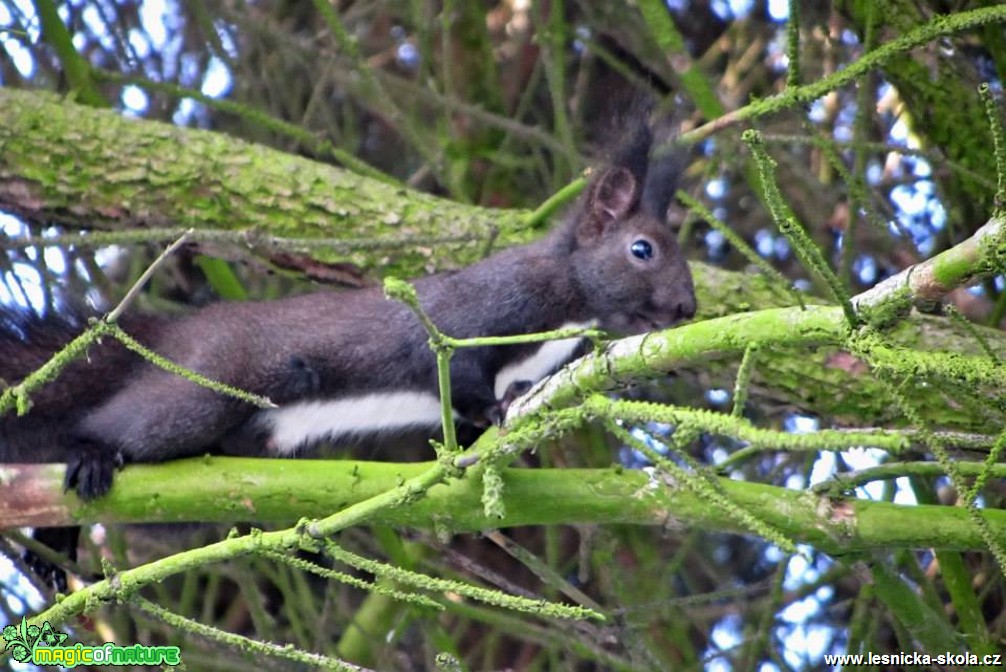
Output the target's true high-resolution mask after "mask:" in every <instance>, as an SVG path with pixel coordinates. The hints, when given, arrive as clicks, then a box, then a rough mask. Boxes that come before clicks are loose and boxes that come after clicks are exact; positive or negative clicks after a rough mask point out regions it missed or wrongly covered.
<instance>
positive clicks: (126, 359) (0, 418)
mask: <svg viewBox="0 0 1006 672" xmlns="http://www.w3.org/2000/svg"><path fill="white" fill-rule="evenodd" d="M84 329H86V318H85V317H84V316H82V315H80V314H73V313H71V314H61V315H55V314H51V313H50V314H47V315H44V316H39V315H37V314H36V313H34V312H32V311H30V310H23V309H18V308H16V307H12V306H0V390H2V389H5V388H7V387H10V386H12V385H16V384H17V383H20V382H21V381H22V380H23V379H24V378H25V377H27V376H28V375H30V374H31V373H33V372H35V371H37V370H38V369H39V368H40V367H41V366H42V365H44V364H45V363H46V362H48V361H49V360H50V359H51V358H52V356H53V355H54V354H56V353H57V352H59V351H60V350H61V349H62V348H63V347H65V346H66V345H67V344H68V343H70V341H72V340H73V339H74V338H76V337H77V336H78V335H79V334H81V333H82V332H83V331H84ZM138 361H139V358H138V357H137V356H136V355H133V354H132V353H130V352H129V351H128V350H126V348H125V347H123V346H122V345H121V344H120V343H118V342H116V341H114V339H103V341H102V342H101V343H100V344H99V343H96V344H94V345H92V346H91V347H90V348H89V349H88V353H87V355H86V356H85V357H81V358H79V359H77V360H75V361H73V362H71V363H69V364H68V365H67V366H66V367H64V368H63V369H62V370H61V371H60V372H59V374H58V375H57V376H56V377H55V378H54V379H53V380H51V381H49V382H46V383H44V384H43V385H41V386H40V387H38V388H36V389H34V390H33V391H32V392H31V393H30V395H29V398H30V407H29V410H28V412H27V413H26V414H24V415H18V414H17V411H16V410H14V409H11V410H8V411H7V412H5V413H3V414H2V415H0V462H33V463H37V462H53V461H55V462H58V461H63V460H64V459H65V456H66V450H67V446H68V445H69V443H70V442H71V438H72V432H73V430H74V428H75V426H76V424H77V421H78V420H79V419H80V417H81V416H83V415H84V414H85V413H86V412H87V411H88V410H90V409H91V408H93V407H94V406H96V405H97V404H99V403H101V402H102V401H103V400H105V399H106V398H108V397H109V396H110V395H111V394H113V393H115V392H116V391H117V389H118V387H119V386H120V385H121V384H122V382H123V381H125V380H126V379H127V378H128V376H126V375H123V372H124V370H125V369H128V368H130V367H132V366H135V365H136V363H137V362H138Z"/></svg>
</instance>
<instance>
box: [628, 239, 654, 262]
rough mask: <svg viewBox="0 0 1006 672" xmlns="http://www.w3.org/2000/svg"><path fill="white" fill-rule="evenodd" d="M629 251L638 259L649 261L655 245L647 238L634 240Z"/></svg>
mask: <svg viewBox="0 0 1006 672" xmlns="http://www.w3.org/2000/svg"><path fill="white" fill-rule="evenodd" d="M629 251H630V252H632V256H634V257H635V258H636V259H642V260H643V261H648V260H649V259H650V258H652V257H653V245H650V242H649V241H647V240H642V239H640V240H636V241H633V243H632V245H629Z"/></svg>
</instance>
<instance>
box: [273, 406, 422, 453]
mask: <svg viewBox="0 0 1006 672" xmlns="http://www.w3.org/2000/svg"><path fill="white" fill-rule="evenodd" d="M259 422H261V423H263V424H264V425H265V426H266V427H268V428H269V433H270V439H269V446H270V449H271V450H272V451H274V452H276V453H278V454H280V455H289V454H291V453H293V452H295V451H296V450H297V449H298V448H300V447H302V446H305V445H309V444H312V443H317V442H318V441H323V440H326V439H337V438H339V437H349V436H360V435H364V434H381V433H393V432H399V431H404V430H407V429H412V428H419V427H429V428H430V429H436V428H437V427H439V426H440V399H439V398H438V397H437V396H436V395H433V394H429V393H427V392H383V393H381V392H378V393H374V394H366V395H362V396H359V397H348V398H343V399H331V400H324V401H301V402H297V403H294V404H290V405H289V406H284V407H282V408H277V409H270V410H267V411H262V412H261V413H260V415H259Z"/></svg>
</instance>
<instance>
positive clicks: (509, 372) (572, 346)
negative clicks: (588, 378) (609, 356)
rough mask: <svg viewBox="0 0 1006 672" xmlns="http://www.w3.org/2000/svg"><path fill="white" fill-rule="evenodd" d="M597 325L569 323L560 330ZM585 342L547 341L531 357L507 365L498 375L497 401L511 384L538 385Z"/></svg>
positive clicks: (575, 339) (591, 323) (495, 390)
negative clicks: (515, 382) (527, 381)
mask: <svg viewBox="0 0 1006 672" xmlns="http://www.w3.org/2000/svg"><path fill="white" fill-rule="evenodd" d="M596 324H597V321H596V320H593V321H590V322H567V323H566V324H564V325H562V326H561V327H559V328H560V329H587V328H588V327H593V326H595V325H596ZM582 341H583V339H582V338H563V339H561V340H558V341H545V342H544V343H542V344H541V347H539V348H538V349H537V350H535V351H534V353H532V354H531V355H530V356H529V357H526V358H524V359H522V360H520V361H518V362H512V363H510V364H507V365H506V366H504V367H503V368H502V369H500V371H499V373H497V374H496V382H495V384H494V386H493V392H494V393H495V394H496V398H497V399H502V398H503V395H504V394H505V393H506V390H507V388H508V387H510V383H513V382H514V381H518V380H529V381H531V382H532V383H537V382H538V381H539V380H541V379H542V378H544V377H545V376H547V375H548V374H550V373H552V372H553V371H555V370H556V369H558V368H559V367H560V366H562V365H563V364H565V363H566V360H568V359H569V358H570V356H571V355H572V354H573V351H574V350H576V348H577V347H578V346H579V345H580V343H581V342H582Z"/></svg>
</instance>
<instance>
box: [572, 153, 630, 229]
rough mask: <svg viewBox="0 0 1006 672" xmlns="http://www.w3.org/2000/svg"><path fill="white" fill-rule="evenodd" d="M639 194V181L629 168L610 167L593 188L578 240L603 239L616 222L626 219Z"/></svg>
mask: <svg viewBox="0 0 1006 672" xmlns="http://www.w3.org/2000/svg"><path fill="white" fill-rule="evenodd" d="M638 194H639V184H638V183H637V182H636V178H635V177H634V176H633V174H632V173H631V172H629V170H628V169H626V168H620V167H615V168H607V169H605V171H604V172H603V173H601V174H600V175H599V176H598V177H597V179H596V180H594V182H593V184H592V185H591V187H590V194H589V195H588V197H587V212H586V216H585V217H584V218H583V220H582V221H581V222H580V226H579V231H578V233H579V238H581V239H590V238H594V237H597V236H600V235H601V234H603V233H604V231H605V229H607V228H608V227H609V226H610V225H611V224H612V223H613V222H616V221H618V220H620V219H622V218H624V217H625V216H626V215H627V214H628V213H629V211H630V210H632V207H633V205H635V203H636V199H637V197H638Z"/></svg>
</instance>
